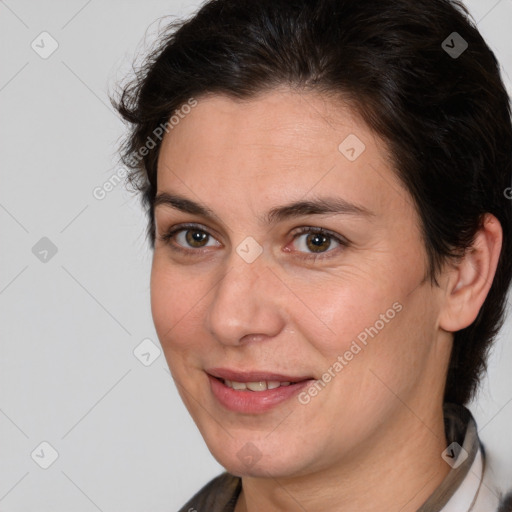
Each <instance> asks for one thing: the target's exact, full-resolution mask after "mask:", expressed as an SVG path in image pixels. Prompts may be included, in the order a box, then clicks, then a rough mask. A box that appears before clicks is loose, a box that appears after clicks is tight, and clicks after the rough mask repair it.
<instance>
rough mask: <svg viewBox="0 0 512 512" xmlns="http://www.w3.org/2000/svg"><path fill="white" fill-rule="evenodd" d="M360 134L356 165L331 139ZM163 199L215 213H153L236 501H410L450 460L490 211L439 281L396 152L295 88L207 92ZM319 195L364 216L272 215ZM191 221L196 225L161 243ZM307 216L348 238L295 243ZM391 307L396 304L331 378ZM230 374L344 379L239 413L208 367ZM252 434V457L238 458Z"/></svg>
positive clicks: (171, 154) (171, 161)
mask: <svg viewBox="0 0 512 512" xmlns="http://www.w3.org/2000/svg"><path fill="white" fill-rule="evenodd" d="M350 134H355V135H356V136H357V137H358V138H359V139H360V140H361V141H363V142H364V144H365V146H366V149H365V150H364V152H362V154H361V155H360V156H359V157H358V158H357V159H356V160H355V161H350V160H349V159H348V158H346V157H345V155H344V154H342V153H341V152H340V151H339V150H338V146H339V145H340V143H342V142H343V141H344V140H345V139H346V138H347V136H348V135H350ZM162 192H166V193H168V194H173V195H179V196H181V197H183V198H186V199H188V200H190V201H193V202H195V203H199V204H200V205H202V206H204V207H206V208H208V209H209V210H211V211H212V212H213V213H214V215H215V216H214V217H205V216H204V215H201V214H198V213H189V212H188V213H187V212H184V211H180V210H179V209H177V208H175V207H172V206H171V205H169V204H165V202H162V203H161V204H159V205H158V206H156V207H155V222H156V235H157V240H156V243H155V251H154V257H153V266H152V274H151V306H152V313H153V319H154V323H155V328H156V330H157V333H158V336H159V339H160V342H161V344H162V347H163V350H164V352H165V356H166V358H167V362H168V365H169V368H170V370H171V373H172V375H173V378H174V380H175V382H176V384H177V387H178V391H179V393H180V395H181V397H182V399H183V401H184V403H185V405H186V407H187V409H188V410H189V412H190V414H191V416H192V417H193V419H194V421H195V423H196V424H197V426H198V428H199V430H200V432H201V434H202V436H203V437H204V439H205V441H206V444H207V445H208V448H209V449H210V451H211V452H212V454H213V455H214V457H215V458H216V459H217V460H218V461H219V463H220V464H222V465H223V466H224V467H225V468H226V469H227V470H228V471H229V472H230V473H232V474H235V475H239V476H241V477H242V484H243V491H242V493H241V495H240V498H239V500H238V502H237V506H236V512H244V511H245V512H256V511H261V510H272V511H296V510H307V511H308V512H317V511H325V510H332V511H344V512H355V511H358V512H361V511H382V510H390V511H397V512H398V511H400V512H413V511H416V510H417V509H418V508H419V507H420V506H421V504H422V503H423V502H424V501H425V500H426V499H427V498H428V496H429V495H430V494H431V493H432V492H433V490H434V489H435V488H436V487H437V486H438V485H439V484H440V482H441V481H442V480H443V478H444V477H445V476H446V474H447V473H448V472H449V470H450V467H449V466H448V465H447V464H446V463H445V462H444V460H443V459H442V458H441V453H442V451H443V450H444V449H445V448H446V445H447V443H446V439H445V435H444V426H443V416H442V397H443V391H444V380H445V375H446V371H447V366H448V361H449V356H450V349H451V344H452V339H453V335H452V332H454V331H457V330H459V329H462V328H464V327H466V326H468V325H470V324H471V323H472V322H473V320H474V319H475V318H476V315H477V314H478V311H479V309H480V307H481V305H482V304H483V302H484V300H485V297H486V295H487V292H488V290H489V288H490V285H491V282H492V279H493V277H494V272H495V269H496V265H497V260H498V255H499V251H500V248H501V228H500V225H499V223H498V222H497V221H496V219H495V218H494V217H492V216H488V217H487V219H486V222H485V224H484V227H483V228H482V230H481V231H480V232H479V234H478V236H477V238H476V239H475V246H474V250H473V251H472V252H471V253H469V254H468V256H467V257H466V258H464V259H462V260H461V261H460V262H457V265H455V264H453V265H448V266H447V267H446V268H445V270H444V272H443V273H442V274H441V275H440V276H439V278H438V281H439V284H440V286H439V287H433V286H431V284H430V282H429V281H428V280H424V279H423V278H424V276H425V272H426V254H425V249H424V245H423V242H422V239H421V235H420V230H419V225H420V224H419V219H418V216H417V214H416V212H415V210H414V208H413V201H412V199H411V197H410V195H409V194H408V193H407V191H406V190H405V189H404V188H403V187H402V186H401V184H400V183H399V181H398V179H397V178H396V177H395V174H394V172H393V170H392V166H391V163H390V161H389V160H388V159H387V158H386V147H385V145H384V144H383V143H382V141H380V140H379V139H378V138H377V137H376V136H375V134H373V132H372V131H371V130H370V129H369V128H368V127H367V126H366V125H365V124H364V123H363V122H362V120H360V119H359V118H358V117H357V116H356V115H355V114H354V113H353V112H352V111H351V110H350V109H349V108H348V107H347V105H346V104H344V103H342V102H341V100H334V99H332V98H326V97H325V96H321V95H319V94H315V93H311V92H309V93H304V92H303V93H301V94H300V93H298V92H292V91H291V90H287V89H284V88H283V89H279V90H274V91H271V92H266V93H264V94H261V95H259V96H257V97H255V98H252V99H250V100H246V101H235V100H233V99H230V98H227V97H224V96H220V95H210V96H206V97H202V98H198V105H197V106H196V107H195V108H193V109H192V111H191V112H190V113H189V114H188V115H187V116H186V117H185V118H184V119H182V120H181V121H180V123H179V124H178V125H177V126H175V127H174V129H173V130H172V131H170V132H169V134H167V135H166V136H165V138H164V140H163V143H162V147H161V150H160V155H159V162H158V191H157V195H158V194H160V193H162ZM325 197H329V198H333V197H335V198H342V199H344V200H345V201H348V202H350V203H353V204H356V205H358V206H360V207H364V208H366V209H367V210H370V211H371V214H368V215H364V214H358V213H341V214H340V213H336V214H334V213H323V214H313V213H308V212H302V214H301V215H300V216H283V217H281V218H277V219H275V222H274V223H272V224H268V223H266V222H265V221H264V215H265V214H266V213H267V212H268V211H269V210H271V209H272V208H275V207H278V206H282V205H285V204H289V203H292V202H295V201H305V200H313V199H319V198H325ZM182 223H195V224H197V225H198V227H196V228H188V229H189V231H187V230H184V231H181V232H180V233H179V234H176V235H175V236H174V238H173V239H171V240H169V241H167V243H165V242H164V241H162V240H161V239H160V237H161V236H162V235H163V234H165V232H167V231H169V229H170V228H172V227H173V226H178V225H180V224H182ZM300 227H308V228H310V227H322V228H324V229H326V230H329V231H330V232H333V233H334V234H336V235H338V236H340V237H344V238H346V239H348V241H349V242H348V245H346V246H343V245H340V244H339V243H337V242H336V240H335V239H334V238H332V237H331V238H329V236H327V238H326V239H325V243H320V247H321V249H322V252H316V250H315V247H316V246H315V245H314V242H313V243H312V240H314V239H315V235H314V234H310V233H307V232H306V233H304V234H299V235H297V237H296V238H295V239H294V236H295V233H296V232H297V228H300ZM197 230H199V231H198V232H197ZM204 233H206V234H207V235H205V234H204ZM187 234H188V235H189V237H188V238H187V237H186V235H187ZM192 234H195V235H196V239H195V240H196V242H195V243H194V239H193V238H192V237H191V236H190V235H192ZM201 235H202V237H201ZM249 236H250V237H252V238H253V239H254V240H256V241H257V243H258V244H259V246H260V247H261V249H262V253H261V255H259V256H258V257H257V258H256V259H255V260H254V261H253V262H251V263H248V262H247V261H246V260H245V259H244V258H242V257H241V256H240V253H238V252H237V247H238V246H239V245H240V244H241V243H242V242H243V241H244V240H245V239H246V238H247V237H249ZM197 240H200V241H201V240H202V241H201V242H200V243H199V242H197ZM317 241H318V240H317ZM320 242H322V240H320ZM174 247H178V248H182V249H183V250H184V251H185V252H179V251H178V250H176V249H174ZM243 247H246V246H245V245H243ZM315 254H316V256H317V259H316V260H315V261H313V258H312V256H315ZM397 303H398V304H399V305H401V306H402V307H401V309H400V311H399V312H396V314H393V318H392V319H391V320H390V319H389V318H387V319H386V320H387V321H386V322H385V324H382V323H381V324H379V325H383V327H382V328H381V327H378V329H379V331H378V334H377V335H375V336H374V337H368V342H367V345H361V344H359V345H361V347H362V349H361V350H360V351H359V352H358V353H357V355H354V356H353V358H351V360H350V361H348V363H347V364H346V365H344V367H343V369H342V370H341V371H339V372H333V371H332V368H333V363H335V362H336V361H337V360H338V359H337V358H338V356H340V355H343V354H345V352H346V351H347V350H349V349H350V346H351V343H352V342H353V341H354V340H356V339H357V336H358V335H359V334H360V333H362V332H363V331H365V329H367V328H370V327H371V326H375V325H376V321H378V320H379V319H380V318H382V317H381V315H382V314H385V313H386V311H388V310H390V308H391V309H393V308H392V306H393V304H395V305H396V304H397ZM219 367H223V368H231V369H236V370H239V371H242V372H243V371H256V370H257V371H264V372H273V373H276V374H283V375H290V374H291V375H298V376H308V377H311V379H315V380H320V379H322V376H323V375H324V374H325V373H326V372H328V369H329V368H331V377H332V375H333V374H334V375H335V376H334V377H332V379H331V380H330V382H328V383H327V384H326V385H325V387H324V388H323V389H322V390H321V391H320V392H318V393H317V395H315V396H314V397H310V398H311V399H310V401H309V402H308V403H304V402H303V403H301V402H300V401H299V400H298V397H297V396H292V397H290V398H288V399H287V400H285V401H284V402H281V403H279V404H278V405H276V406H274V407H272V408H270V409H268V410H264V411H258V412H237V411H233V410H230V409H228V408H226V407H225V405H223V404H222V403H220V402H219V400H218V399H217V398H216V396H215V394H214V393H213V392H212V386H211V381H210V378H209V377H208V374H207V370H208V369H211V368H219ZM312 382H313V381H312ZM307 389H308V388H306V390H307ZM256 392H257V391H248V390H243V391H238V392H237V393H256ZM247 443H252V444H251V446H252V448H251V450H253V452H254V451H256V454H257V457H256V458H255V460H256V462H250V461H248V459H244V458H243V457H241V456H240V454H239V452H240V450H242V453H245V452H244V451H243V450H244V447H247V446H248V445H247ZM245 449H247V448H245Z"/></svg>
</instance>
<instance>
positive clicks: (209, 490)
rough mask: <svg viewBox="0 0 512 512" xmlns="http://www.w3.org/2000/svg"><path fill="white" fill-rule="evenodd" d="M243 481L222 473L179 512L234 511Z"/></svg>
mask: <svg viewBox="0 0 512 512" xmlns="http://www.w3.org/2000/svg"><path fill="white" fill-rule="evenodd" d="M241 486H242V483H241V479H240V478H239V477H237V476H234V475H231V474H230V473H222V474H220V475H219V476H217V477H215V478H214V479H212V480H210V481H209V482H208V483H207V484H206V485H205V486H204V487H202V488H201V489H200V490H199V491H198V492H197V493H196V494H195V495H194V496H193V497H192V498H191V499H190V500H189V501H188V502H187V503H186V504H185V505H183V507H182V508H181V509H180V510H179V511H178V512H200V511H203V510H208V511H209V512H217V511H218V512H224V511H226V512H229V511H231V510H234V507H235V503H236V500H237V498H238V495H239V494H240V490H241Z"/></svg>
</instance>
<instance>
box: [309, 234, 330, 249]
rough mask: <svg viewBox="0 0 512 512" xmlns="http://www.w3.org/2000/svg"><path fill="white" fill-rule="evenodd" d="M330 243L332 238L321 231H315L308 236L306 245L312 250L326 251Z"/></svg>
mask: <svg viewBox="0 0 512 512" xmlns="http://www.w3.org/2000/svg"><path fill="white" fill-rule="evenodd" d="M330 245H331V240H330V238H329V237H327V236H325V235H321V234H320V233H313V234H310V235H307V237H306V246H307V248H308V249H309V250H310V251H312V252H324V251H325V250H327V249H329V246H330Z"/></svg>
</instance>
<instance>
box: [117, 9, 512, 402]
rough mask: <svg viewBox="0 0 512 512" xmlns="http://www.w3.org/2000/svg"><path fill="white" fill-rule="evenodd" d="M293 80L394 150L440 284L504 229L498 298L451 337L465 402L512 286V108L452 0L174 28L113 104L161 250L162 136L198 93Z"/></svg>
mask: <svg viewBox="0 0 512 512" xmlns="http://www.w3.org/2000/svg"><path fill="white" fill-rule="evenodd" d="M454 33H456V34H454ZM466 45H467V48H466ZM283 85H285V86H289V87H292V88H294V89H297V90H301V89H302V90H313V91H315V90H316V91H318V92H323V93H334V94H341V95H343V97H344V98H345V99H346V100H347V101H349V103H350V104H351V105H352V107H353V108H354V109H355V110H356V111H357V112H358V113H359V114H360V115H361V116H362V118H363V119H364V121H365V122H366V123H367V124H368V126H369V127H370V128H371V129H372V130H374V132H375V133H376V134H377V135H379V136H380V137H381V138H382V139H383V140H384V141H385V142H386V144H387V147H388V149H389V153H390V155H391V157H392V161H393V164H394V168H395V172H396V173H397V176H398V177H399V178H400V180H401V182H402V183H403V184H404V186H405V187H406V189H407V190H408V191H409V193H410V195H411V197H412V199H413V202H414V205H415V207H416V209H417V211H418V214H419V217H420V219H421V228H422V233H423V238H424V243H425V248H426V253H427V255H428V273H427V278H428V279H430V281H431V283H432V284H433V285H437V281H436V275H437V274H438V272H439V271H440V270H441V268H442V266H443V264H444V263H445V262H446V261H447V260H448V259H450V258H453V257H457V256H459V255H461V254H463V253H464V252H465V250H466V249H467V248H468V247H469V246H470V245H471V244H472V242H473V241H474V236H475V234H476V232H477V230H478V229H479V228H480V227H481V222H482V218H483V215H484V214H485V213H486V212H489V213H491V214H493V215H495V216H496V217H497V219H498V220H499V222H500V223H501V225H502V228H503V232H504V238H503V247H502V252H501V255H500V260H499V264H498V268H497V272H496V276H495V279H494V281H493V283H492V287H491V289H490V292H489V294H488V296H487V298H486V301H485V303H484V305H483V307H482V308H481V310H480V312H479V314H478V317H477V319H476V320H475V321H474V322H473V324H472V325H470V326H469V327H467V328H465V329H463V330H461V331H458V332H456V333H454V346H453V351H452V355H451V360H450V367H449V370H448V375H447V382H446V388H445V397H444V399H445V401H447V402H455V403H459V404H465V403H467V402H468V401H469V400H470V399H471V398H472V397H473V395H474V393H475V391H476V389H477V385H478V382H479V380H480V378H481V376H482V374H483V372H484V370H485V369H486V359H487V355H488V351H489V348H490V346H491V343H492V341H493V340H494V338H495V337H496V334H497V332H498V330H499V329H500V327H501V325H502V323H503V319H504V315H505V306H506V295H507V290H508V287H509V284H510V281H511V277H512V239H511V225H512V201H510V200H508V199H507V198H506V197H505V196H506V194H505V190H506V189H508V188H509V187H510V186H511V176H512V126H511V119H510V102H509V97H508V95H507V92H506V89H505V87H504V85H503V82H502V79H501V75H500V70H499V65H498V63H497V60H496V58H495V56H494V54H493V52H492V51H491V50H490V49H489V47H488V46H487V44H486V43H485V42H484V40H483V39H482V37H481V35H480V34H479V32H478V30H477V28H476V26H475V24H474V22H473V21H471V18H470V16H469V14H468V12H467V10H466V8H465V7H464V6H463V5H462V4H461V3H460V2H458V1H455V0H454V1H449V0H393V1H390V2H383V1H382V0H213V1H209V2H206V3H205V4H204V5H203V7H202V8H201V9H200V10H199V11H198V12H197V13H196V14H195V15H194V16H193V17H191V18H190V19H188V20H184V21H179V22H173V23H170V24H169V25H168V26H167V28H166V29H165V30H164V31H163V32H162V33H161V35H160V37H159V39H158V42H157V45H156V47H155V48H153V50H152V51H151V52H150V53H149V55H148V56H147V58H146V60H145V62H144V64H143V65H142V66H141V67H140V68H139V69H138V70H137V71H136V74H135V76H134V77H133V78H132V79H131V81H130V82H129V83H128V84H127V85H125V86H124V87H122V88H121V91H120V93H119V94H118V98H117V99H113V100H112V101H113V104H114V105H115V107H116V108H117V109H118V111H119V113H120V114H121V116H122V118H123V119H124V120H125V121H127V122H128V123H129V125H130V131H129V135H128V137H127V138H126V140H125V143H124V144H123V146H122V148H121V158H122V161H123V163H124V164H125V165H126V166H127V167H128V168H129V170H130V174H129V181H130V183H131V184H132V185H135V188H136V190H137V191H140V192H141V197H142V201H143V204H144V206H145V209H146V211H147V214H148V219H149V224H148V236H149V239H150V243H151V247H152V248H154V239H155V224H154V217H153V202H154V199H155V194H156V190H157V183H156V180H157V159H158V153H159V148H160V143H161V137H160V135H161V131H162V128H160V129H158V127H163V126H166V123H167V122H168V121H169V119H170V116H172V115H173V114H174V113H175V111H176V110H177V109H179V108H180V106H181V105H183V104H186V103H187V101H190V99H191V98H200V97H201V95H204V94H207V93H213V94H215V93H219V94H227V95H229V96H231V97H234V98H240V99H244V98H250V97H254V96H255V95H256V94H258V93H260V92H264V91H266V90H270V89H272V88H275V87H279V86H283ZM149 140H151V141H152V144H151V150H149V151H143V153H144V155H142V153H141V148H143V147H149V146H148V141H149Z"/></svg>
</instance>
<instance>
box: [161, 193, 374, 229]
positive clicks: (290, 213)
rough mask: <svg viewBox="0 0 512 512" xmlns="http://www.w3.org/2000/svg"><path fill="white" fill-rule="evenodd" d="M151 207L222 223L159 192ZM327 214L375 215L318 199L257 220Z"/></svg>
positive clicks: (277, 209)
mask: <svg viewBox="0 0 512 512" xmlns="http://www.w3.org/2000/svg"><path fill="white" fill-rule="evenodd" d="M153 206H154V208H155V209H156V208H157V207H158V206H166V207H170V208H173V209H176V210H179V211H181V212H184V213H190V214H193V215H201V216H203V217H205V218H211V219H215V220H217V221H218V222H219V223H222V221H221V220H220V218H219V217H218V215H216V214H215V213H214V212H213V211H212V210H211V209H210V208H208V207H207V206H205V205H203V204H200V203H197V202H195V201H192V200H190V199H187V198H186V197H183V196H180V195H177V194H169V193H168V192H160V193H159V194H158V195H157V196H156V197H155V201H154V204H153ZM327 214H334V215H353V216H359V217H374V216H375V213H374V212H373V211H371V210H369V209H368V208H366V207H364V206H362V205H356V204H354V203H350V202H348V201H346V200H345V199H343V198H341V197H318V198H314V199H310V200H306V201H295V202H292V203H290V204H286V205H282V206H276V207H274V208H272V209H271V210H269V211H268V212H267V213H266V214H265V215H264V216H263V217H260V218H259V220H260V222H262V223H264V224H269V225H271V224H275V223H277V222H280V221H283V220H286V219H290V218H294V217H301V216H304V215H327Z"/></svg>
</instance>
